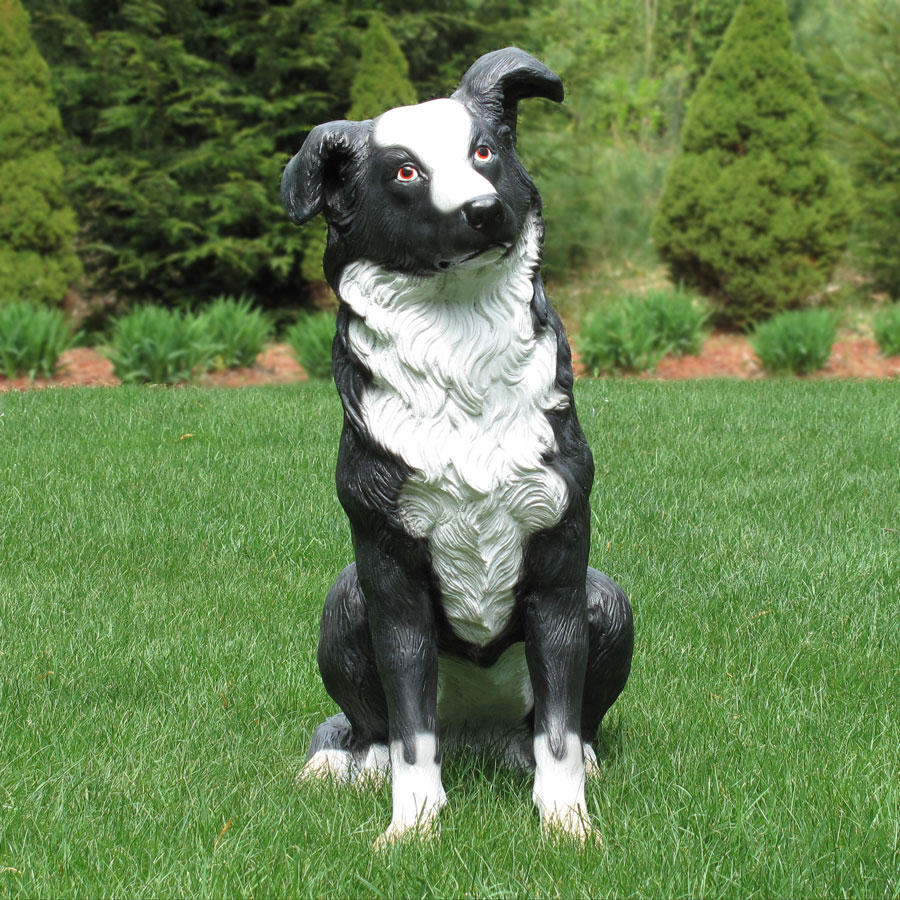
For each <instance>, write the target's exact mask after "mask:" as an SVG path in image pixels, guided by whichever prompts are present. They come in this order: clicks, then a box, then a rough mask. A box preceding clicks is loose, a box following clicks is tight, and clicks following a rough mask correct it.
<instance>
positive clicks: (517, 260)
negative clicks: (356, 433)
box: [340, 227, 568, 646]
mask: <svg viewBox="0 0 900 900" xmlns="http://www.w3.org/2000/svg"><path fill="white" fill-rule="evenodd" d="M536 265H537V239H536V232H535V229H534V228H533V227H529V228H527V229H526V231H525V234H524V235H523V237H522V239H521V240H520V242H519V244H518V246H517V247H515V248H514V249H513V251H512V252H511V253H510V254H509V256H508V257H507V258H505V259H497V255H496V254H494V255H493V256H492V257H488V256H487V255H485V256H482V257H480V258H479V259H477V260H475V261H473V262H471V263H468V264H466V265H464V266H460V267H458V268H457V269H455V270H453V271H452V272H450V273H447V274H442V275H438V276H434V277H428V278H425V277H416V276H407V275H401V274H398V273H394V272H386V271H385V270H383V269H380V268H379V267H377V266H375V265H372V264H371V263H367V262H364V261H363V262H357V263H353V264H351V265H349V266H348V267H347V268H346V269H345V271H344V273H343V275H342V277H341V282H340V295H341V298H342V299H343V300H344V302H346V303H347V304H348V305H349V306H350V308H351V309H352V310H353V311H354V312H355V313H356V317H354V318H353V320H352V321H351V324H350V329H349V341H350V348H351V350H352V352H353V353H354V354H355V355H356V356H357V357H358V358H359V359H360V360H361V361H362V362H363V363H364V364H365V365H366V366H367V367H368V369H369V370H370V371H371V373H372V382H371V384H370V385H369V386H368V388H367V389H366V391H365V393H364V395H363V400H362V416H363V419H364V421H365V423H366V426H367V427H368V429H369V431H370V433H371V434H372V436H373V438H374V440H375V441H376V442H377V443H378V444H380V445H381V446H383V447H384V448H385V449H387V450H389V451H390V452H391V453H393V454H395V455H396V456H398V457H400V458H401V459H402V460H404V462H406V463H407V465H409V466H410V468H411V469H412V470H413V472H414V474H413V476H412V477H411V478H410V479H409V481H408V482H407V483H406V485H405V486H404V488H403V493H402V495H401V501H400V511H401V515H402V517H403V519H404V524H405V525H406V527H407V528H408V529H409V531H410V533H411V534H413V535H415V536H416V537H422V538H425V539H427V540H428V542H429V547H430V550H431V556H432V562H433V565H434V568H435V572H436V574H437V576H438V579H439V581H440V585H441V593H442V598H443V605H444V610H445V612H446V615H447V618H448V620H449V621H450V624H451V626H452V627H453V629H454V630H455V631H456V633H457V634H458V635H459V636H460V637H462V638H464V639H465V640H467V641H470V642H472V643H474V644H477V645H479V646H484V645H486V644H487V643H489V642H490V641H491V640H492V639H493V638H494V637H496V636H497V635H498V634H499V633H500V632H501V631H502V629H503V627H504V625H505V624H506V622H507V621H508V619H509V616H510V613H511V611H512V608H513V605H514V596H513V589H514V587H515V585H516V583H517V581H518V579H519V577H520V574H521V568H522V560H523V555H524V546H525V541H526V539H527V537H528V536H529V535H531V534H533V533H535V532H537V531H540V530H542V529H545V528H548V527H550V526H552V525H554V524H556V523H557V522H558V521H559V519H560V517H561V516H562V513H563V511H564V509H565V506H566V503H567V499H568V498H567V490H566V487H565V483H564V482H563V480H562V479H561V478H560V476H559V475H558V474H557V473H556V472H554V471H553V470H552V469H550V468H548V467H547V466H546V465H545V464H544V463H543V462H542V456H543V454H545V453H546V452H548V451H552V450H554V449H555V441H554V436H553V431H552V429H551V427H550V424H549V422H548V420H547V418H546V415H545V412H546V411H547V410H549V409H554V408H559V407H562V406H564V405H565V404H566V403H567V402H568V400H567V398H566V396H565V395H564V394H563V393H561V392H560V391H559V390H557V388H556V386H555V376H556V339H555V336H554V335H553V334H552V333H550V332H549V331H548V332H545V333H543V334H541V335H538V336H536V335H535V333H534V327H533V324H532V317H531V309H530V303H531V298H532V291H533V286H532V281H531V273H532V272H533V270H534V267H535V266H536Z"/></svg>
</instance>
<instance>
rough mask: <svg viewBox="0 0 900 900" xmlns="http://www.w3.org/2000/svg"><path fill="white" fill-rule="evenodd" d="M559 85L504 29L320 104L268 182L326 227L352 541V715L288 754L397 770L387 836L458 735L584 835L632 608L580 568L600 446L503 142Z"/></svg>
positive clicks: (332, 769) (401, 824) (325, 664)
mask: <svg viewBox="0 0 900 900" xmlns="http://www.w3.org/2000/svg"><path fill="white" fill-rule="evenodd" d="M562 95H563V91H562V84H561V83H560V81H559V79H558V78H557V77H556V75H554V74H553V73H552V72H551V71H550V70H549V69H547V68H546V67H545V66H543V65H542V64H541V63H540V62H538V61H537V60H536V59H534V58H533V57H531V56H529V55H528V54H526V53H523V52H522V51H521V50H517V49H515V48H507V49H506V50H498V51H496V52H494V53H489V54H487V55H486V56H484V57H482V58H481V59H479V60H477V61H476V62H475V63H474V64H473V65H472V67H471V68H470V69H469V71H468V72H467V73H466V74H465V76H464V77H463V79H462V82H461V83H460V87H459V89H458V90H457V91H456V92H455V93H454V94H453V96H452V97H451V98H448V99H443V100H433V101H429V102H427V103H422V104H418V105H415V106H410V107H402V108H400V109H395V110H389V111H387V112H386V113H384V114H383V115H382V116H379V117H378V118H377V119H375V120H370V121H366V122H331V123H328V124H326V125H321V126H318V127H317V128H316V129H314V130H313V131H312V133H311V134H310V135H309V137H308V138H307V140H306V142H305V143H304V145H303V147H302V148H301V150H300V152H299V153H297V155H296V156H295V157H294V158H293V159H292V160H291V162H290V163H289V165H288V167H287V168H286V170H285V173H284V178H283V180H282V197H283V199H284V203H285V206H286V208H287V209H288V212H289V214H290V215H291V217H292V219H293V220H294V221H295V222H297V223H302V222H305V221H307V220H308V219H309V218H311V217H312V216H314V215H316V214H318V213H320V212H322V213H324V214H325V217H326V220H327V222H328V225H329V237H328V247H327V250H326V254H325V260H324V264H325V272H326V275H327V277H328V279H329V281H330V282H331V284H332V286H333V287H334V288H335V291H336V293H337V295H338V298H339V300H340V311H339V315H338V328H337V334H336V337H335V342H334V375H335V383H336V385H337V388H338V392H339V394H340V396H341V400H342V403H343V406H344V428H343V432H342V435H341V442H340V450H339V454H338V468H337V487H338V496H339V498H340V500H341V503H342V505H343V507H344V509H345V511H346V513H347V516H348V519H349V522H350V529H351V535H352V538H353V546H354V551H355V556H356V561H355V563H352V564H351V565H349V566H348V567H347V568H346V569H345V570H344V571H343V572H342V573H341V574H340V575H339V576H338V579H337V580H336V582H335V584H334V586H333V587H332V589H331V591H330V592H329V594H328V597H327V598H326V601H325V609H324V611H323V616H322V625H321V637H320V642H319V654H318V661H319V668H320V671H321V673H322V678H323V681H324V684H325V687H326V689H327V690H328V692H329V693H330V694H331V696H332V697H333V698H334V700H335V701H336V702H337V703H338V705H339V706H340V708H341V710H342V711H341V712H340V713H339V714H337V715H335V716H332V717H331V718H330V719H328V720H327V721H326V722H324V723H323V724H322V725H321V726H320V727H319V729H318V730H317V731H316V734H315V735H314V737H313V740H312V743H311V746H310V749H309V753H308V757H307V764H306V766H305V768H304V770H303V775H304V777H338V778H343V779H348V780H350V779H358V778H367V779H371V778H380V777H382V776H384V775H386V774H387V772H388V771H389V772H390V777H391V783H392V793H393V816H392V819H391V823H390V825H389V826H388V828H387V830H386V831H385V833H384V835H382V837H381V838H380V839H379V842H378V843H379V845H380V846H383V845H384V844H385V843H387V842H389V841H393V840H395V839H397V838H400V837H403V836H404V835H407V834H433V833H435V830H436V827H437V820H438V813H439V810H440V809H441V807H442V806H443V805H444V804H445V802H446V799H447V798H446V793H445V791H444V786H443V783H442V779H441V754H442V745H445V746H446V745H453V744H455V745H457V746H458V745H472V744H474V745H477V746H480V747H482V748H483V749H486V750H489V751H493V752H497V753H498V754H499V755H500V756H501V757H502V758H504V759H505V760H507V761H508V762H511V763H514V764H517V765H527V766H531V767H534V769H535V787H534V795H533V797H534V802H535V805H536V806H537V808H538V811H539V813H540V816H541V821H542V822H543V824H544V827H545V828H546V829H548V830H551V831H555V832H558V833H564V834H568V835H571V836H573V837H575V838H576V839H579V840H585V839H587V838H588V837H589V836H590V835H591V833H592V830H591V826H590V822H589V819H588V815H587V808H586V803H585V792H584V779H585V773H586V763H587V764H588V765H589V767H590V769H591V770H592V771H593V770H596V767H597V759H596V755H595V752H594V750H593V746H592V745H593V742H594V741H595V739H596V733H597V728H598V726H599V724H600V721H601V720H602V718H603V716H604V714H605V713H606V711H607V710H608V709H609V707H610V706H611V705H612V703H613V702H614V701H615V699H616V698H617V697H618V695H619V693H620V692H621V690H622V688H623V687H624V685H625V681H626V679H627V677H628V672H629V669H630V664H631V653H632V646H633V628H632V619H631V608H630V606H629V604H628V600H627V598H626V597H625V594H624V593H623V592H622V590H621V588H619V586H618V585H617V584H615V582H613V581H612V580H611V579H609V578H608V577H607V576H605V575H603V574H602V573H600V572H597V571H596V570H595V569H591V568H589V567H588V564H587V559H588V550H589V542H590V524H589V516H590V512H589V507H588V495H589V492H590V487H591V482H592V480H593V461H592V458H591V453H590V450H589V448H588V446H587V442H586V441H585V439H584V434H583V433H582V431H581V427H580V425H579V423H578V417H577V415H576V412H575V406H574V401H573V396H572V369H571V357H570V352H569V347H568V342H567V341H566V337H565V333H564V331H563V327H562V323H561V322H560V320H559V317H558V316H557V315H556V313H555V311H554V310H553V308H552V306H551V305H550V303H549V301H548V300H547V297H546V295H545V292H544V289H543V284H542V283H541V277H540V254H541V247H542V240H543V227H544V226H543V220H542V218H541V206H540V195H539V194H538V192H537V189H536V188H535V186H534V183H533V182H532V181H531V179H530V178H529V177H528V174H527V173H526V172H525V170H524V168H523V167H522V165H521V163H520V162H519V159H518V156H517V155H516V152H515V136H516V135H515V131H516V110H517V105H518V102H519V101H520V100H522V99H525V98H527V97H544V98H546V99H549V100H553V101H556V102H559V101H561V100H562Z"/></svg>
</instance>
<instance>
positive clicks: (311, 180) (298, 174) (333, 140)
mask: <svg viewBox="0 0 900 900" xmlns="http://www.w3.org/2000/svg"><path fill="white" fill-rule="evenodd" d="M370 125H371V123H370V122H343V121H341V122H327V123H325V124H324V125H317V126H316V127H315V128H313V130H312V131H311V132H310V133H309V136H308V137H307V138H306V140H305V141H304V142H303V146H302V147H301V148H300V150H299V151H298V152H297V153H296V154H295V155H294V158H293V159H292V160H291V161H290V162H289V163H288V164H287V167H286V168H285V170H284V174H283V175H282V176H281V202H282V203H283V204H284V208H285V209H286V210H287V212H288V215H289V216H290V217H291V221H292V222H293V223H294V224H295V225H302V224H303V223H304V222H308V221H309V220H310V219H311V218H312V217H313V216H315V215H317V214H318V213H320V212H322V211H323V209H324V208H325V202H326V198H327V188H328V187H329V185H337V184H338V183H339V182H340V180H341V177H342V170H343V168H344V166H345V164H346V163H347V162H348V161H352V160H354V159H357V158H359V157H360V156H361V155H362V153H363V151H364V148H365V146H366V138H367V135H368V131H369V126H370Z"/></svg>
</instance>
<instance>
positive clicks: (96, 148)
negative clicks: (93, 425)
mask: <svg viewBox="0 0 900 900" xmlns="http://www.w3.org/2000/svg"><path fill="white" fill-rule="evenodd" d="M26 2H27V4H28V6H29V8H30V10H31V12H32V17H33V21H34V26H35V28H34V31H35V38H36V40H37V41H38V45H39V46H40V47H41V49H42V51H43V53H44V56H45V58H46V59H47V60H48V62H49V63H50V66H51V69H52V73H53V79H54V88H55V92H56V96H57V98H58V102H59V105H60V110H61V112H62V116H63V122H64V124H65V127H66V130H67V132H68V135H69V136H70V137H71V138H72V145H73V147H72V151H73V154H72V155H73V157H74V162H73V165H72V166H71V169H72V172H73V176H72V187H73V193H74V196H75V198H76V201H77V209H78V213H79V216H80V219H81V221H82V222H83V223H84V226H85V230H86V238H87V241H88V243H87V245H86V247H85V250H84V251H83V255H84V257H85V261H86V263H87V265H88V266H89V275H90V278H91V281H92V284H93V285H94V286H96V287H97V288H100V289H102V290H103V291H104V292H114V293H115V294H116V295H117V296H118V297H120V298H122V299H125V300H133V299H136V300H139V301H140V300H152V301H155V302H166V303H169V304H173V305H174V304H177V305H195V304H200V303H203V302H205V301H206V300H208V299H209V298H210V297H212V296H216V295H218V294H221V293H229V294H238V293H246V294H248V295H249V296H252V297H255V298H256V299H257V300H258V301H259V302H260V303H263V304H266V305H269V306H292V305H296V304H297V301H298V300H299V299H300V297H301V296H302V292H303V284H304V281H305V280H308V278H309V272H320V271H321V256H322V254H321V247H320V246H319V244H318V237H317V235H316V233H315V230H314V227H313V226H308V227H307V228H306V229H304V230H303V232H301V233H299V234H298V232H297V229H296V228H295V227H294V226H293V225H292V224H291V223H290V222H289V221H288V219H287V217H286V216H285V215H284V211H283V209H282V207H281V202H280V199H279V183H280V179H281V172H282V170H283V168H284V166H285V164H286V163H287V161H288V160H289V159H290V157H291V155H292V154H293V153H295V152H296V151H297V150H298V149H299V147H300V145H301V144H302V142H303V139H304V137H305V136H306V133H307V132H308V131H309V130H310V129H311V128H312V127H313V126H315V125H317V124H319V123H320V122H327V121H329V120H332V119H342V118H345V117H346V115H347V111H348V109H349V107H350V106H351V98H350V87H351V82H352V80H353V77H354V74H355V73H356V71H357V69H359V68H360V61H361V56H362V53H361V48H362V45H363V43H364V42H365V41H366V39H367V27H366V26H367V25H368V24H369V22H370V20H371V18H372V16H373V14H374V10H375V9H376V8H380V7H384V6H385V4H384V2H383V0H361V2H360V3H358V4H353V5H352V8H351V6H350V5H348V4H343V3H334V2H332V0H254V2H252V3H231V4H222V3H198V2H195V0H128V2H125V3H121V2H116V3H108V2H103V3H93V2H92V3H87V2H83V0H26ZM517 2H518V0H485V2H484V3H482V4H480V5H479V7H478V9H477V11H476V10H475V9H474V8H473V7H472V6H471V4H470V2H469V0H437V2H435V0H431V2H429V3H425V2H421V3H416V2H415V0H407V2H405V3H403V4H398V3H394V8H393V9H389V10H388V11H389V15H390V16H391V28H392V29H395V30H396V37H397V40H398V41H399V42H400V43H402V45H403V46H404V47H408V48H410V52H411V54H412V55H413V57H414V59H415V66H414V70H415V74H414V76H413V78H414V80H415V82H416V84H417V85H419V92H420V93H421V94H422V96H436V95H439V94H444V95H445V93H446V91H447V90H448V89H450V90H452V89H453V88H454V87H455V86H456V83H457V81H458V79H459V76H460V75H461V74H462V72H463V71H465V69H466V67H467V65H468V64H469V63H471V62H472V60H473V59H474V58H475V57H476V56H477V55H478V54H479V53H480V52H482V51H484V50H490V49H493V48H494V47H496V46H497V44H498V39H497V37H496V36H495V34H494V33H492V32H491V30H490V27H491V25H492V23H493V25H494V26H495V27H499V26H498V24H497V23H499V22H504V23H505V22H506V21H507V17H508V13H509V11H510V10H511V9H513V8H514V7H515V6H516V3H517ZM388 7H390V4H388ZM388 7H385V8H388ZM411 61H412V57H411ZM382 99H383V100H384V102H383V104H382V105H381V108H379V109H378V110H377V112H381V111H382V110H383V109H385V108H387V106H388V105H390V103H391V99H392V98H391V97H388V96H384V97H383V98H382ZM403 99H404V100H408V99H413V100H414V99H415V94H412V95H406V94H405V95H403ZM304 256H305V257H306V258H305V259H304ZM305 275H306V277H304V276H305Z"/></svg>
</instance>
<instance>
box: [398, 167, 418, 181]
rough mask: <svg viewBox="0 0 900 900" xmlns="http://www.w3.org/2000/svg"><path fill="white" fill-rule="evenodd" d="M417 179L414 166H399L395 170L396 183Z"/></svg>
mask: <svg viewBox="0 0 900 900" xmlns="http://www.w3.org/2000/svg"><path fill="white" fill-rule="evenodd" d="M418 177H419V170H418V169H417V168H416V167H415V166H400V168H399V169H397V181H415V180H416V179H417V178H418Z"/></svg>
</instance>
